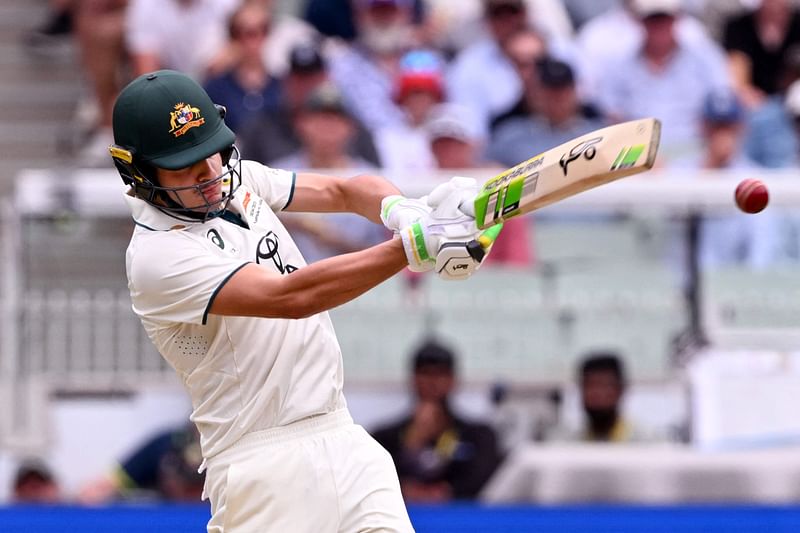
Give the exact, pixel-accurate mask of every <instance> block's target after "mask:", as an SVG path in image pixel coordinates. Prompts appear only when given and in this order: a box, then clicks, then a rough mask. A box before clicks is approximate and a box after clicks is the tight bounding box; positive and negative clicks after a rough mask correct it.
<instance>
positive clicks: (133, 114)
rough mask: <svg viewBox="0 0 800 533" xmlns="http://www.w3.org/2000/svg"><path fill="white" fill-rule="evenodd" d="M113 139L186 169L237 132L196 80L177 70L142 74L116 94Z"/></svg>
mask: <svg viewBox="0 0 800 533" xmlns="http://www.w3.org/2000/svg"><path fill="white" fill-rule="evenodd" d="M112 121H113V129H114V143H115V144H116V145H118V146H121V147H123V148H125V149H128V150H131V151H132V152H133V155H134V157H136V158H137V159H139V160H141V161H143V162H145V163H148V164H150V165H153V166H157V167H160V168H164V169H167V170H178V169H181V168H185V167H188V166H190V165H192V164H194V163H196V162H197V161H201V160H203V159H206V158H207V157H210V156H211V155H213V154H215V153H217V152H221V151H223V150H225V149H227V148H230V147H231V146H233V143H234V141H235V140H236V135H235V134H234V133H233V131H231V130H230V128H228V126H226V125H225V121H224V120H223V118H222V114H221V113H220V110H219V109H218V108H217V107H216V106H215V105H214V102H212V101H211V98H210V97H209V96H208V93H206V91H205V90H204V89H203V88H202V87H201V86H200V85H199V84H198V83H197V82H196V81H194V80H193V79H192V78H190V77H189V76H187V75H186V74H183V73H181V72H177V71H174V70H159V71H156V72H151V73H149V74H144V75H142V76H139V77H138V78H136V79H135V80H133V81H132V82H131V83H129V84H128V85H127V86H126V87H125V88H124V89H122V91H121V92H120V94H119V96H118V97H117V101H116V103H115V104H114V113H113V119H112Z"/></svg>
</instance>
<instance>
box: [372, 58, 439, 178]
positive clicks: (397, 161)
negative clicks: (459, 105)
mask: <svg viewBox="0 0 800 533" xmlns="http://www.w3.org/2000/svg"><path fill="white" fill-rule="evenodd" d="M442 68H443V65H442V60H441V59H440V58H439V56H438V55H437V54H436V53H435V52H432V51H428V50H415V51H412V52H409V53H408V54H406V55H405V56H403V58H402V59H401V61H400V72H399V73H398V75H397V78H396V80H395V88H394V99H395V101H396V102H397V104H398V105H399V106H400V108H401V109H402V110H403V112H404V115H405V121H404V122H403V123H402V124H399V125H396V126H390V127H386V128H382V129H380V130H378V132H377V133H376V135H375V141H376V145H377V147H378V151H379V152H380V160H381V163H382V164H383V165H382V166H383V168H384V169H386V170H387V171H389V172H397V173H398V174H400V172H399V171H404V172H403V175H404V178H403V179H406V177H407V176H409V175H413V173H411V172H408V171H420V170H422V171H424V170H431V169H433V168H435V167H436V165H435V163H434V160H433V154H432V153H431V149H430V145H429V143H428V137H427V135H426V133H425V131H424V127H423V126H424V124H425V121H426V120H427V118H428V116H429V115H430V112H431V109H432V108H433V107H434V106H436V105H437V104H439V103H441V102H442V100H443V99H444V80H443V78H442ZM396 181H397V180H396Z"/></svg>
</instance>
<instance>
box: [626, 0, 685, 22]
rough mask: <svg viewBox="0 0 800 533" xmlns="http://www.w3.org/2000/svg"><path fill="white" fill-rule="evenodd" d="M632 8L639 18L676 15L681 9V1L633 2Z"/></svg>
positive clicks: (652, 0) (651, 0) (645, 0)
mask: <svg viewBox="0 0 800 533" xmlns="http://www.w3.org/2000/svg"><path fill="white" fill-rule="evenodd" d="M632 6H633V11H634V13H636V15H638V16H639V17H640V18H647V17H653V16H656V15H677V14H678V12H679V11H680V10H681V7H682V5H681V0H633V3H632Z"/></svg>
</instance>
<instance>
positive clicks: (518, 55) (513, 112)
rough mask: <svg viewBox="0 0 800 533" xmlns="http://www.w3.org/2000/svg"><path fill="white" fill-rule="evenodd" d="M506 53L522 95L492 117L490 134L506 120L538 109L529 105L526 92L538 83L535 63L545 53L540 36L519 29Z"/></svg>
mask: <svg viewBox="0 0 800 533" xmlns="http://www.w3.org/2000/svg"><path fill="white" fill-rule="evenodd" d="M506 53H507V54H508V58H509V59H510V60H511V62H512V63H513V64H514V68H515V69H516V71H517V74H518V75H519V79H520V80H522V88H523V90H522V96H520V98H519V100H517V102H516V103H515V104H514V105H513V106H512V107H511V108H510V109H507V110H506V111H504V112H503V113H501V114H499V115H495V116H493V117H492V121H491V123H490V125H489V130H490V136H491V135H493V134H494V133H495V131H496V130H497V128H498V127H499V126H500V124H502V123H504V122H505V121H506V120H508V119H511V118H515V117H524V116H529V115H533V114H535V113H537V112H538V109H536V108H531V107H530V106H529V103H531V102H530V99H529V98H528V97H527V93H528V89H529V88H530V87H533V86H536V85H538V73H537V72H536V63H537V62H538V61H539V60H540V59H542V58H544V57H545V56H546V55H547V48H546V45H545V42H544V40H543V39H542V36H541V35H539V33H538V32H536V31H534V30H524V31H521V32H519V33H517V34H516V35H514V36H513V37H511V39H510V40H509V42H508V50H507V52H506Z"/></svg>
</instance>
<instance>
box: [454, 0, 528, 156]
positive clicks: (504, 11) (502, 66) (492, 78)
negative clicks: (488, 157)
mask: <svg viewBox="0 0 800 533" xmlns="http://www.w3.org/2000/svg"><path fill="white" fill-rule="evenodd" d="M483 6H484V20H485V21H486V24H487V26H488V28H489V33H490V34H489V35H488V36H487V37H485V38H483V39H480V40H478V41H477V42H475V43H473V44H472V45H470V46H469V47H467V48H465V49H464V50H463V51H462V52H461V53H459V54H458V56H456V58H455V60H454V61H453V63H452V65H451V67H450V70H449V72H448V74H447V94H448V95H449V98H450V99H451V100H452V101H453V102H455V103H458V104H460V105H462V106H464V107H467V108H469V109H470V110H471V111H472V112H473V113H474V115H475V124H474V125H473V126H472V127H473V128H474V130H475V131H476V132H477V133H478V135H479V137H481V138H483V139H484V140H485V139H486V138H487V137H488V131H489V125H490V123H491V120H492V118H493V117H494V116H496V115H500V114H501V113H503V112H505V111H507V110H508V109H510V108H511V107H512V106H513V105H514V103H516V101H517V100H518V99H519V97H520V95H521V94H522V82H521V80H520V77H519V75H518V74H517V71H516V70H515V69H514V65H513V63H512V62H511V59H510V58H509V57H508V53H507V50H508V48H507V47H508V44H509V42H510V40H511V38H512V37H513V36H514V35H516V34H517V33H519V32H521V31H523V30H525V29H526V28H527V24H528V22H527V16H528V15H527V8H526V4H525V2H524V1H523V0H483Z"/></svg>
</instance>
